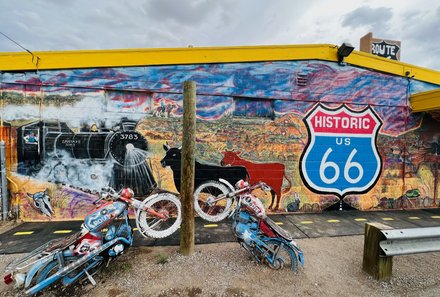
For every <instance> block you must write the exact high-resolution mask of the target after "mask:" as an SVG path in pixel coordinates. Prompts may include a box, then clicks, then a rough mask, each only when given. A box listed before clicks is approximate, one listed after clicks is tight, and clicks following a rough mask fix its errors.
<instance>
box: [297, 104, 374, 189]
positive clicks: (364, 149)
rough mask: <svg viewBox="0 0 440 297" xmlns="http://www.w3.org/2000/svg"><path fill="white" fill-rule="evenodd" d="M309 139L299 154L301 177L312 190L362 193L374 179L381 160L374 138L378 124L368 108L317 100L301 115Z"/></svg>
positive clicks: (370, 186) (372, 112) (372, 183)
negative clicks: (327, 104) (330, 105)
mask: <svg viewBox="0 0 440 297" xmlns="http://www.w3.org/2000/svg"><path fill="white" fill-rule="evenodd" d="M304 122H305V123H306V126H307V129H308V131H309V142H308V144H307V146H306V149H305V150H304V152H303V154H302V156H301V161H300V164H301V169H300V170H301V177H302V179H303V182H304V183H305V184H306V186H307V187H308V188H309V189H310V190H312V191H313V192H316V193H329V194H336V195H338V196H340V197H342V196H344V195H345V194H347V193H364V192H367V191H368V190H369V189H371V188H372V187H373V186H374V185H375V184H376V182H377V180H378V178H379V176H380V172H381V168H382V160H381V158H380V156H379V154H378V150H377V146H376V138H377V133H378V131H379V128H380V127H381V125H382V122H381V121H380V119H379V117H378V116H377V115H376V113H375V112H374V111H373V110H372V109H371V108H370V107H368V108H366V109H364V110H362V111H353V110H351V109H349V108H347V107H346V106H345V105H342V106H341V107H339V108H337V109H329V108H326V107H324V106H323V105H321V104H319V105H317V106H316V107H315V108H314V109H312V110H311V111H310V112H309V114H308V115H307V116H306V117H305V118H304Z"/></svg>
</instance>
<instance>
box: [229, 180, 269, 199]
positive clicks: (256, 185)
mask: <svg viewBox="0 0 440 297" xmlns="http://www.w3.org/2000/svg"><path fill="white" fill-rule="evenodd" d="M265 187H267V188H268V185H267V184H266V183H264V182H261V181H260V182H258V183H256V184H253V185H248V186H246V187H244V188H240V189H237V190H236V191H234V192H231V193H229V194H228V196H229V197H234V196H235V195H238V194H241V193H243V192H247V191H252V190H255V189H258V188H263V189H264V188H265ZM264 190H266V189H264Z"/></svg>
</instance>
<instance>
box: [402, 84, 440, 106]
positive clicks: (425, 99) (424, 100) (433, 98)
mask: <svg viewBox="0 0 440 297" xmlns="http://www.w3.org/2000/svg"><path fill="white" fill-rule="evenodd" d="M409 101H410V105H411V109H412V111H413V112H421V111H434V110H440V89H436V90H432V91H427V92H421V93H417V94H414V95H411V97H410V99H409Z"/></svg>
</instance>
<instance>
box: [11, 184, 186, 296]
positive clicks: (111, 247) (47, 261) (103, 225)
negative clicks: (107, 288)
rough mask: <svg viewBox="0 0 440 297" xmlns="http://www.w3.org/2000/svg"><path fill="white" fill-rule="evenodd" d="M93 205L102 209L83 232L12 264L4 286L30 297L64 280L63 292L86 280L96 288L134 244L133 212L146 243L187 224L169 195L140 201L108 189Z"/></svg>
mask: <svg viewBox="0 0 440 297" xmlns="http://www.w3.org/2000/svg"><path fill="white" fill-rule="evenodd" d="M103 200H107V201H108V202H105V203H102V202H103ZM93 204H95V205H98V206H97V209H96V210H94V211H92V212H91V213H90V214H89V215H88V216H87V217H86V218H85V220H84V223H83V224H82V225H81V228H80V231H79V232H77V233H75V234H72V235H70V236H67V237H64V238H60V239H54V240H52V241H49V242H48V243H46V244H44V245H42V246H40V247H39V248H37V249H35V250H34V251H32V252H31V253H29V254H28V255H26V256H25V257H24V258H21V259H17V260H15V261H13V262H12V263H10V264H9V265H8V266H7V267H6V269H5V270H6V273H7V275H5V276H4V282H5V283H6V284H10V283H12V282H15V286H16V287H17V288H24V289H26V291H25V292H26V295H34V294H36V293H38V292H40V291H41V290H43V289H45V288H47V287H49V286H50V285H53V284H55V283H56V282H57V281H59V280H61V282H62V284H63V285H64V286H68V285H71V284H73V283H75V282H76V281H78V280H83V279H84V280H88V281H89V282H90V283H91V284H92V285H93V286H95V285H96V281H95V280H94V278H93V275H94V274H95V273H96V272H97V270H98V268H99V267H100V266H101V265H102V264H103V263H105V262H107V265H108V264H109V263H110V261H112V260H114V259H116V258H117V256H119V255H121V254H122V253H123V252H124V251H125V250H126V249H127V248H129V247H130V246H131V245H132V243H133V228H132V227H131V225H130V221H129V216H128V209H129V207H132V208H133V209H134V210H135V211H136V225H137V227H138V230H139V232H140V233H141V234H142V235H143V236H145V237H154V238H162V237H166V236H169V235H171V234H172V233H174V232H175V231H176V230H177V229H178V228H179V226H180V223H181V219H182V213H181V204H180V200H179V199H178V198H177V197H176V196H175V195H174V194H172V193H169V192H165V191H162V192H160V191H157V192H156V193H154V194H153V195H151V196H149V197H147V198H146V199H145V200H144V201H139V200H137V199H135V198H134V193H133V191H132V190H131V189H130V188H125V189H122V190H121V191H119V192H116V191H115V190H113V189H112V188H105V189H103V191H102V192H101V193H100V197H99V198H98V199H97V200H96V201H95V202H93Z"/></svg>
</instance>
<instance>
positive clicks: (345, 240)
mask: <svg viewBox="0 0 440 297" xmlns="http://www.w3.org/2000/svg"><path fill="white" fill-rule="evenodd" d="M298 243H299V245H300V247H301V248H302V249H303V251H304V254H305V261H306V263H305V268H304V269H301V270H300V271H299V272H298V273H296V274H294V273H291V272H290V271H274V270H271V269H270V268H268V267H266V266H260V265H258V264H256V263H255V262H253V261H252V260H251V258H250V257H249V256H248V255H247V253H246V251H244V250H243V249H242V248H241V247H240V246H239V244H238V243H232V242H231V243H222V244H209V245H197V246H196V252H195V253H194V254H193V255H192V256H190V257H184V256H182V255H181V254H180V253H179V252H178V250H179V247H141V248H131V249H130V250H128V251H127V252H126V253H125V254H124V255H122V256H120V257H119V258H118V259H117V260H116V261H114V262H112V263H110V265H109V266H108V267H107V268H105V267H104V268H103V269H102V271H101V272H100V273H99V274H97V275H96V276H95V279H96V281H97V283H98V284H97V286H96V287H93V286H91V285H90V284H87V283H84V284H78V285H75V286H71V287H68V288H64V289H61V288H54V289H52V290H47V291H45V292H44V293H43V294H40V295H39V296H69V297H75V296H87V297H92V296H103V297H104V296H106V297H107V296H108V297H117V296H120V297H125V296H127V297H128V296H160V297H167V296H368V297H374V296H440V273H439V268H440V257H439V256H440V254H438V253H437V254H435V253H431V254H419V255H411V256H400V257H395V258H394V260H393V264H394V268H393V278H392V280H391V281H389V282H378V281H375V280H373V279H371V277H369V276H368V275H367V274H366V273H364V272H363V271H362V269H361V266H362V253H363V236H344V237H324V238H316V239H301V240H298ZM18 256H20V255H18V254H17V255H3V256H0V269H1V270H2V271H3V268H4V267H5V266H6V265H7V263H9V262H10V261H11V260H12V259H13V258H15V257H18ZM23 295H24V294H23V291H19V290H17V289H14V288H13V286H6V285H4V284H3V283H2V284H1V285H0V296H23Z"/></svg>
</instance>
